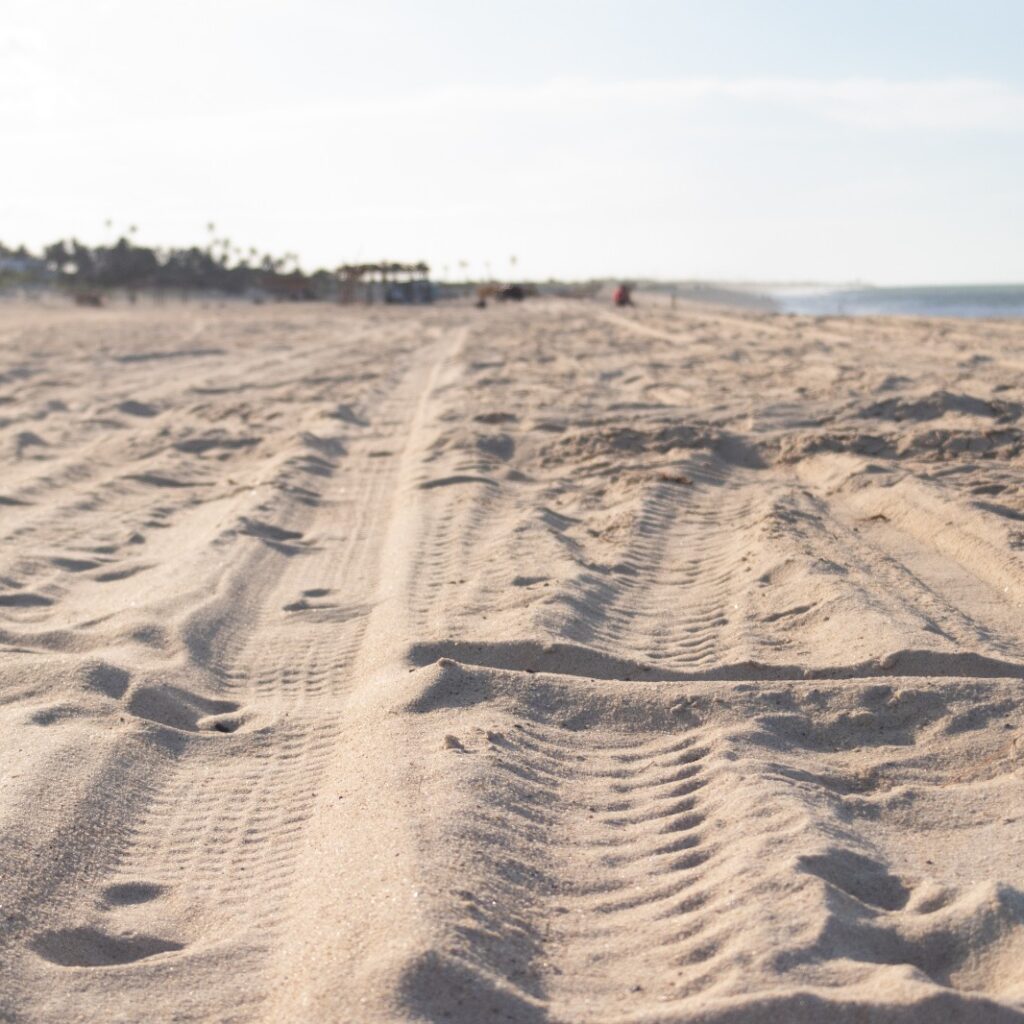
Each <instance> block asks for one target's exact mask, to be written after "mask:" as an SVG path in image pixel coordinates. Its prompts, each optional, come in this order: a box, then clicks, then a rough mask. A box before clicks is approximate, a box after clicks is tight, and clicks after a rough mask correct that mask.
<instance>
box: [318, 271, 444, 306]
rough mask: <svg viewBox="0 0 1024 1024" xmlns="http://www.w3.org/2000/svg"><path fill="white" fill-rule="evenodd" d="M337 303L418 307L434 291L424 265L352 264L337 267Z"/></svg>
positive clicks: (429, 297) (430, 299)
mask: <svg viewBox="0 0 1024 1024" xmlns="http://www.w3.org/2000/svg"><path fill="white" fill-rule="evenodd" d="M337 274H338V301H339V302H343V303H349V302H366V303H375V302H385V303H397V304H400V305H421V304H424V303H428V302H433V301H434V298H435V295H436V289H435V287H434V284H433V282H432V281H431V280H430V267H429V266H427V264H426V263H354V264H346V265H344V266H341V267H338V271H337Z"/></svg>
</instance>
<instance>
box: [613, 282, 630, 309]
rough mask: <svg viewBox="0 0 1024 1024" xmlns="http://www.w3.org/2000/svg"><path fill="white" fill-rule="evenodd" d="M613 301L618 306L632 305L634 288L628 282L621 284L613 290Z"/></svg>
mask: <svg viewBox="0 0 1024 1024" xmlns="http://www.w3.org/2000/svg"><path fill="white" fill-rule="evenodd" d="M612 302H614V303H615V305H616V306H632V305H633V289H632V288H630V287H629V285H628V284H620V285H619V286H618V288H616V289H615V291H613V292H612Z"/></svg>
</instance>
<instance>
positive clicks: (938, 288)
mask: <svg viewBox="0 0 1024 1024" xmlns="http://www.w3.org/2000/svg"><path fill="white" fill-rule="evenodd" d="M771 298H772V301H773V302H774V303H775V304H776V306H777V307H778V309H779V310H780V311H781V312H783V313H804V314H810V315H812V316H813V315H817V316H828V315H848V316H889V315H903V316H964V317H1024V285H1020V284H998V285H988V284H979V285H931V286H926V287H906V288H865V287H857V288H815V289H807V290H800V289H796V288H794V289H792V290H790V289H778V290H773V291H772V293H771Z"/></svg>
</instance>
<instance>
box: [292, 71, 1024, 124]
mask: <svg viewBox="0 0 1024 1024" xmlns="http://www.w3.org/2000/svg"><path fill="white" fill-rule="evenodd" d="M714 104H717V105H721V104H732V105H735V106H741V107H747V108H755V107H760V108H769V109H774V110H779V111H785V110H789V111H796V112H802V113H805V114H807V115H810V116H812V117H817V118H820V119H823V120H826V121H832V122H839V123H844V124H848V125H853V126H857V127H860V128H865V129H874V130H877V131H894V130H900V129H924V130H934V131H973V130H980V131H996V132H1007V133H1018V132H1022V131H1024V93H1022V92H1020V91H1017V90H1015V89H1013V88H1012V87H1010V86H1007V85H1004V84H1002V83H1000V82H996V81H991V80H985V79H966V78H956V79H935V80H923V81H915V82H902V81H894V80H891V79H882V78H847V79H812V78H732V79H730V78H682V79H662V80H649V81H643V80H641V81H628V82H614V81H613V82H597V81H593V80H586V79H561V80H554V81H550V82H547V83H543V84H539V85H527V86H515V87H502V88H477V87H455V88H447V89H440V90H433V91H427V92H423V93H420V94H417V95H407V96H397V97H390V98H379V99H369V100H365V99H356V100H351V101H349V100H346V101H341V102H326V103H320V102H315V103H313V104H312V105H310V106H305V107H304V108H303V109H302V110H301V111H296V110H294V109H290V110H288V111H287V112H285V111H281V113H287V115H288V116H290V117H295V116H296V115H297V116H300V117H303V116H305V117H321V116H330V117H336V118H341V119H362V118H387V117H389V116H396V117H398V116H404V117H424V118H435V117H450V116H472V115H479V116H492V117H493V116H497V115H500V114H528V115H536V116H545V115H547V116H555V115H572V114H575V113H583V112H586V111H592V110H600V109H606V108H609V107H616V106H621V107H624V108H629V109H632V110H637V111H642V110H647V109H651V110H657V109H668V110H678V109H684V110H685V109H698V108H701V107H708V106H711V105H714Z"/></svg>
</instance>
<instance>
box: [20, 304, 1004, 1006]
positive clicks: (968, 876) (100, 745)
mask: <svg viewBox="0 0 1024 1024" xmlns="http://www.w3.org/2000/svg"><path fill="white" fill-rule="evenodd" d="M1022 341H1024V328H1022V327H1021V326H1020V325H1015V324H1012V323H1009V322H1007V323H998V322H976V323H966V322H964V323H954V322H951V321H923V320H922V321H914V320H902V321H900V320H894V319H889V320H884V319H864V320H858V321H844V320H841V319H818V320H815V319H810V318H806V317H803V318H802V317H784V316H767V315H757V314H736V313H725V312H715V311H711V310H701V309H698V308H693V309H690V310H689V311H687V312H683V311H679V312H671V311H669V310H666V309H660V310H658V309H653V308H649V309H644V308H642V307H641V308H640V309H639V310H637V311H635V312H632V311H631V312H630V313H628V314H627V315H625V316H620V315H616V314H612V313H611V312H610V311H608V310H606V309H605V308H603V307H601V306H598V305H590V304H585V303H570V302H555V301H552V302H537V303H534V304H530V303H527V304H525V305H523V306H522V307H515V308H501V307H492V308H490V309H488V310H485V311H477V310H473V309H466V308H448V309H445V308H440V307H439V308H436V309H431V310H426V311H422V310H389V309H374V308H371V309H368V310H364V309H340V308H335V307H329V306H319V307H274V308H268V307H259V308H257V307H253V308H248V307H226V308H215V307H212V306H203V305H201V304H198V303H194V304H189V305H167V306H164V307H162V308H161V307H156V308H150V309H143V308H138V309H131V310H120V311H119V310H117V309H109V310H81V311H74V312H72V311H55V310H50V311H46V310H36V311H32V310H30V309H28V308H25V307H6V308H4V309H2V310H0V458H2V460H3V462H2V465H3V472H2V475H0V534H2V538H3V543H2V545H0V677H2V686H0V751H2V760H0V866H2V869H0V926H2V927H0V939H2V945H3V949H2V955H0V965H2V966H0V1017H2V1018H3V1019H4V1020H11V1021H15V1022H42V1021H46V1022H66V1021H67V1022H77V1021H83V1022H84V1021H89V1022H93V1021H104V1022H107V1021H147V1022H150V1021H167V1022H171V1021H174V1022H187V1021H239V1022H241V1021H266V1022H274V1021H339V1022H349V1021H354V1022H369V1024H374V1022H391V1021H401V1022H405V1021H409V1022H412V1021H416V1022H426V1021H430V1022H434V1021H438V1022H441V1021H449V1022H456V1024H476V1022H480V1021H502V1020H504V1021H517V1022H520V1021H521V1022H539V1021H554V1022H561V1024H612V1022H615V1024H625V1022H635V1024H640V1022H650V1024H654V1022H684V1021H686V1022H689V1021H699V1022H752V1024H753V1022H758V1024H760V1022H767V1021H778V1022H787V1024H788V1022H798V1024H799V1022H812V1021H813V1022H818V1021H821V1022H828V1024H845V1022H850V1024H853V1022H866V1021H871V1022H890V1021H900V1022H909V1021H914V1022H918V1021H920V1022H933V1021H943V1022H956V1021H978V1022H982V1021H984V1022H1003V1021H1019V1020H1024V788H1022V785H1021V783H1022V777H1021V771H1022V768H1024V731H1022V729H1024V689H1022V679H1024V618H1022V602H1024V555H1022V553H1021V549H1022V547H1024V479H1022V477H1021V472H1020V467H1021V461H1022V456H1021V448H1022V438H1024V434H1022V430H1021V425H1020V424H1021V415H1022V410H1024V405H1022V402H1024V348H1022V344H1021V343H1022Z"/></svg>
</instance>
